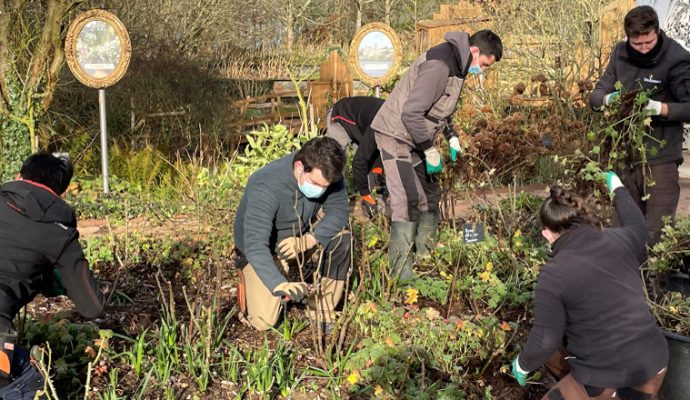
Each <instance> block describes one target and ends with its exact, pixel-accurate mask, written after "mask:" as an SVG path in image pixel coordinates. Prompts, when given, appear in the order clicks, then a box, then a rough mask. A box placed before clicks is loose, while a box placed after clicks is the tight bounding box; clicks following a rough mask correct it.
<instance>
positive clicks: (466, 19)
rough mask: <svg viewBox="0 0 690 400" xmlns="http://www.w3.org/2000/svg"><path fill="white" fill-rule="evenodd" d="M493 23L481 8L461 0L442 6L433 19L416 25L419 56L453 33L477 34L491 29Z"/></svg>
mask: <svg viewBox="0 0 690 400" xmlns="http://www.w3.org/2000/svg"><path fill="white" fill-rule="evenodd" d="M492 26H493V22H492V20H491V18H489V17H488V16H487V15H486V13H485V12H484V10H483V9H482V7H481V6H479V5H476V4H470V3H469V2H468V1H467V0H461V1H460V2H458V4H442V5H441V9H440V10H439V12H437V13H435V14H434V16H433V19H428V20H423V21H419V22H417V23H416V24H415V31H416V33H417V43H416V44H417V54H421V53H422V52H424V51H426V50H427V49H428V48H430V47H432V46H434V45H437V44H439V43H441V42H442V41H443V36H444V35H445V34H446V33H448V32H452V31H463V32H475V31H478V30H481V29H491V27H492Z"/></svg>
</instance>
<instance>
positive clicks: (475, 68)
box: [467, 65, 483, 75]
mask: <svg viewBox="0 0 690 400" xmlns="http://www.w3.org/2000/svg"><path fill="white" fill-rule="evenodd" d="M467 73H468V74H470V75H481V74H482V73H483V71H482V69H481V68H479V65H470V69H468V70H467Z"/></svg>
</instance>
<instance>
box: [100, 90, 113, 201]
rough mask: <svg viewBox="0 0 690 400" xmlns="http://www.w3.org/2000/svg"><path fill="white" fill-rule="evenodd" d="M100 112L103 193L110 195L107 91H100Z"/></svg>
mask: <svg viewBox="0 0 690 400" xmlns="http://www.w3.org/2000/svg"><path fill="white" fill-rule="evenodd" d="M98 111H99V114H100V121H101V170H102V173H103V193H110V187H109V185H108V123H107V119H106V117H105V115H106V108H105V89H98Z"/></svg>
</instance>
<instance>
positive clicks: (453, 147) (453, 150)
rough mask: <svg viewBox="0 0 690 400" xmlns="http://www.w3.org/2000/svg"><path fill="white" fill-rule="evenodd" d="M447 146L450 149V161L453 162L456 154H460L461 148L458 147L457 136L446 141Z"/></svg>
mask: <svg viewBox="0 0 690 400" xmlns="http://www.w3.org/2000/svg"><path fill="white" fill-rule="evenodd" d="M448 146H449V147H450V159H451V161H453V162H455V161H457V159H458V154H460V153H462V147H460V139H458V137H457V136H453V137H452V138H450V140H448Z"/></svg>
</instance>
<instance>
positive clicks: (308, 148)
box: [292, 136, 345, 183]
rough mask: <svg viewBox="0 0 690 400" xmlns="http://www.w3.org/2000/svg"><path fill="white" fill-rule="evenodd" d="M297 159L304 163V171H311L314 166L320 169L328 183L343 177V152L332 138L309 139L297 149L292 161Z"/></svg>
mask: <svg viewBox="0 0 690 400" xmlns="http://www.w3.org/2000/svg"><path fill="white" fill-rule="evenodd" d="M297 161H301V162H302V165H304V172H311V171H312V170H313V169H314V168H317V169H319V170H321V173H322V174H323V177H324V179H326V180H327V181H328V183H333V182H337V181H338V180H340V178H342V177H343V167H344V166H345V154H344V153H343V150H342V148H341V147H340V144H338V142H337V141H336V140H335V139H333V138H330V137H324V136H319V137H315V138H314V139H311V140H309V141H308V142H307V143H305V144H304V145H303V146H302V148H301V149H299V151H298V152H297V154H296V155H295V158H294V159H293V160H292V163H293V164H294V163H295V162H297Z"/></svg>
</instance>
